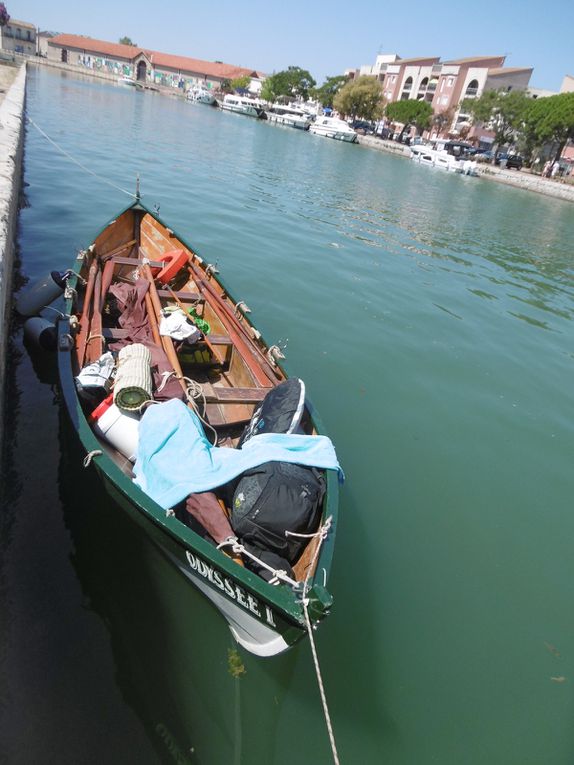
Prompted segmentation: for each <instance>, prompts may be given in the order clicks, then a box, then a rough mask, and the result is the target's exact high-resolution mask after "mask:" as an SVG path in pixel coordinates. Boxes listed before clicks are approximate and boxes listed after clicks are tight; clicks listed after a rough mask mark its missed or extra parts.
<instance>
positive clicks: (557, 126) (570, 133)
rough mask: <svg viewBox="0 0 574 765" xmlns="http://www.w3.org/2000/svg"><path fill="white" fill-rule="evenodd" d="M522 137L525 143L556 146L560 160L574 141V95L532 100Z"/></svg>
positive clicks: (524, 120) (556, 154) (525, 117)
mask: <svg viewBox="0 0 574 765" xmlns="http://www.w3.org/2000/svg"><path fill="white" fill-rule="evenodd" d="M522 137H523V140H524V141H525V143H528V141H530V142H531V143H533V144H535V145H538V146H540V145H542V144H546V143H553V144H554V149H555V150H554V157H555V159H558V158H559V157H560V155H561V154H562V150H563V149H564V146H565V144H566V142H567V141H568V140H574V93H560V94H558V95H557V96H548V97H547V98H537V99H530V101H529V103H528V106H527V108H526V110H525V112H524V114H523V124H522Z"/></svg>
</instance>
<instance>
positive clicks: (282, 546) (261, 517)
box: [231, 462, 325, 563]
mask: <svg viewBox="0 0 574 765" xmlns="http://www.w3.org/2000/svg"><path fill="white" fill-rule="evenodd" d="M324 495H325V479H324V478H323V475H322V473H321V472H320V471H319V470H317V469H316V468H309V467H303V466H302V465H292V464H290V463H287V462H266V463H264V464H263V465H260V466H259V467H256V468H253V470H248V471H247V472H245V473H243V475H242V476H241V479H240V480H239V482H238V483H237V485H236V487H235V491H234V494H233V503H232V506H231V525H232V527H233V530H234V531H235V533H236V534H237V536H238V537H239V538H240V539H241V540H242V541H243V542H246V543H249V544H252V545H254V546H255V547H258V548H260V549H262V550H269V551H270V552H274V553H277V554H278V555H280V556H281V557H282V558H284V559H285V560H287V561H289V563H295V561H296V560H297V559H298V557H299V556H300V554H301V552H302V550H303V548H304V547H305V545H306V544H307V543H308V541H309V540H308V539H305V538H303V539H301V538H299V537H292V536H286V535H285V531H286V530H288V531H295V532H297V533H300V534H309V533H313V532H315V531H316V530H317V526H318V523H319V518H320V515H321V505H322V502H323V497H324Z"/></svg>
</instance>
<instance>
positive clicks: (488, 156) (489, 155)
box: [473, 149, 494, 162]
mask: <svg viewBox="0 0 574 765" xmlns="http://www.w3.org/2000/svg"><path fill="white" fill-rule="evenodd" d="M473 159H474V160H476V162H492V160H493V159H494V154H493V152H491V151H489V150H486V149H477V150H476V152H475V154H474V156H473Z"/></svg>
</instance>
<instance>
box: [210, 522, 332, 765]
mask: <svg viewBox="0 0 574 765" xmlns="http://www.w3.org/2000/svg"><path fill="white" fill-rule="evenodd" d="M332 523H333V516H331V515H330V516H329V517H328V518H327V519H326V520H325V523H324V524H323V525H322V526H321V527H320V528H319V530H318V531H317V532H315V533H314V534H297V533H296V532H294V531H293V532H288V531H286V532H285V534H290V535H291V536H294V537H305V538H307V537H318V538H319V543H318V544H317V546H316V547H315V552H314V553H313V559H312V561H311V564H310V565H309V568H308V570H307V576H306V577H305V581H304V583H303V593H304V595H303V599H302V604H303V614H304V616H305V625H306V627H307V632H308V634H309V642H310V643H311V653H312V655H313V664H314V666H315V674H316V676H317V683H318V685H319V693H320V695H321V703H322V705H323V714H324V715H325V723H326V725H327V732H328V734H329V742H330V744H331V751H332V753H333V762H334V763H335V765H339V755H338V753H337V744H336V743H335V734H334V733H333V724H332V723H331V715H330V714H329V706H328V704H327V695H326V693H325V686H324V684H323V676H322V675H321V667H320V666H319V657H318V655H317V647H316V645H315V639H314V637H313V625H312V624H311V619H310V617H309V610H308V606H309V598H307V592H308V589H309V578H310V576H311V572H312V571H314V570H315V564H316V562H317V558H318V557H319V551H320V550H321V544H322V543H323V541H324V540H325V539H326V538H327V535H328V533H329V531H330V529H331V525H332ZM222 547H231V549H232V551H233V552H234V553H236V554H237V553H240V554H241V555H245V556H247V557H248V558H251V560H254V561H255V562H256V563H257V564H258V565H259V566H261V567H262V568H265V569H267V571H270V572H271V573H272V574H273V578H272V579H271V580H270V581H269V584H275V583H276V581H282V582H286V583H287V584H290V585H291V586H292V587H294V588H298V587H299V582H296V581H295V580H293V579H291V577H289V576H287V573H286V572H285V571H282V570H280V569H279V570H276V569H274V568H272V566H269V565H268V564H267V563H265V562H264V561H262V560H260V559H259V558H258V557H257V556H256V555H253V554H252V553H250V552H248V551H247V550H246V549H245V547H244V546H243V545H242V544H241V543H240V542H239V541H238V540H237V538H236V537H228V538H227V539H226V540H224V541H223V542H221V543H220V544H218V545H217V549H218V550H220V549H221V548H222Z"/></svg>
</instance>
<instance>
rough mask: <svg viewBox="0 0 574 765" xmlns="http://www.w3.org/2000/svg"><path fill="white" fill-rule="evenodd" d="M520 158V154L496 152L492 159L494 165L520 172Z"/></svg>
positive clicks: (521, 161)
mask: <svg viewBox="0 0 574 765" xmlns="http://www.w3.org/2000/svg"><path fill="white" fill-rule="evenodd" d="M522 163H523V160H522V157H521V156H520V154H507V153H506V152H502V151H500V152H498V153H497V154H496V157H495V158H494V164H495V165H500V164H502V166H503V167H506V168H507V169H508V170H512V169H513V168H514V169H515V170H521V169H522Z"/></svg>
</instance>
